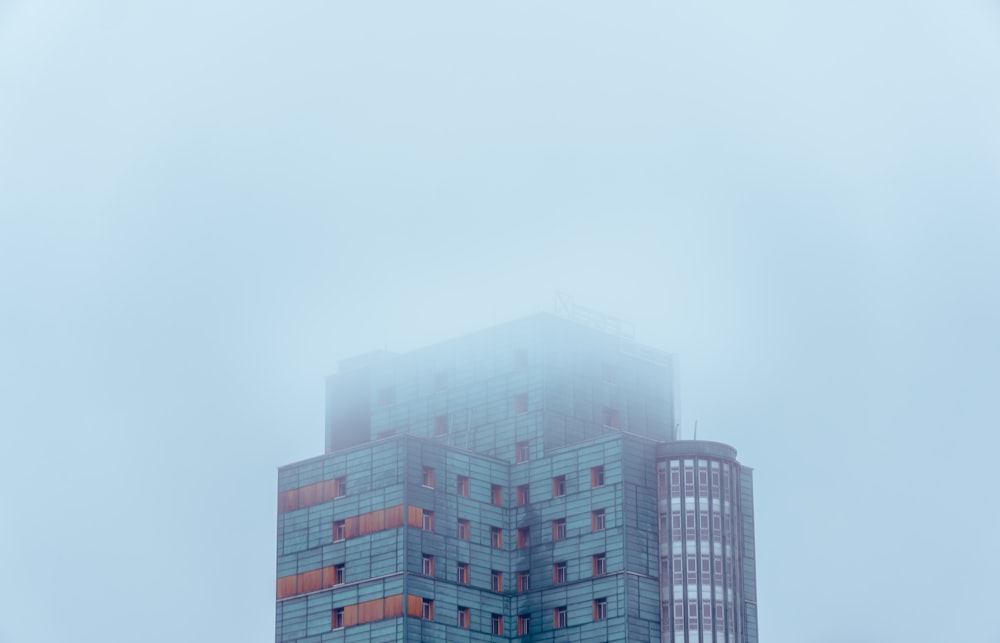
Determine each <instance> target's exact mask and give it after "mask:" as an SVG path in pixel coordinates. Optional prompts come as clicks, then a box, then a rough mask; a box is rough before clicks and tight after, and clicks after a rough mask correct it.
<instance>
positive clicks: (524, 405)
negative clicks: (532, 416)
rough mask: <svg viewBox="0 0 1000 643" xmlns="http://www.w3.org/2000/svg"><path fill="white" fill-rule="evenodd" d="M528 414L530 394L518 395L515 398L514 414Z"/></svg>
mask: <svg viewBox="0 0 1000 643" xmlns="http://www.w3.org/2000/svg"><path fill="white" fill-rule="evenodd" d="M527 412H528V394H527V393H518V394H517V395H515V396H514V414H515V415H521V414H522V413H527Z"/></svg>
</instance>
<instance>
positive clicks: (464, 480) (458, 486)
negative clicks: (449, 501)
mask: <svg viewBox="0 0 1000 643" xmlns="http://www.w3.org/2000/svg"><path fill="white" fill-rule="evenodd" d="M455 493H457V494H458V495H460V496H464V497H466V498H468V497H469V477H468V476H458V477H456V478H455Z"/></svg>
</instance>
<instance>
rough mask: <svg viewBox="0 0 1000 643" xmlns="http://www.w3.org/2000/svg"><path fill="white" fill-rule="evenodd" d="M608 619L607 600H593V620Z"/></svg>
mask: <svg viewBox="0 0 1000 643" xmlns="http://www.w3.org/2000/svg"><path fill="white" fill-rule="evenodd" d="M606 618H608V599H606V598H598V599H595V600H594V620H595V621H603V620H605V619H606Z"/></svg>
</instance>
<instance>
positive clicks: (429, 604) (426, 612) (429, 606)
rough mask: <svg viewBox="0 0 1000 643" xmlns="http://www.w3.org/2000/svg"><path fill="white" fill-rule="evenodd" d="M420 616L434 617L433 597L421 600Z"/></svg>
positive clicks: (429, 618) (431, 618)
mask: <svg viewBox="0 0 1000 643" xmlns="http://www.w3.org/2000/svg"><path fill="white" fill-rule="evenodd" d="M422 608H423V609H422V610H421V616H422V617H423V618H426V619H428V620H433V619H434V599H431V598H425V599H424V601H423V605H422Z"/></svg>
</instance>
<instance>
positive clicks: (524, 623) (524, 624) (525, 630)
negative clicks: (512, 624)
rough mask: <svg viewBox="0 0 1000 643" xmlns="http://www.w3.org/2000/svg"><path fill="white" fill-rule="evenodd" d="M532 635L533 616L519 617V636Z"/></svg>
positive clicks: (523, 615) (521, 615)
mask: <svg viewBox="0 0 1000 643" xmlns="http://www.w3.org/2000/svg"><path fill="white" fill-rule="evenodd" d="M530 633H531V616H530V615H529V614H520V615H518V617H517V635H518V636H526V635H528V634H530Z"/></svg>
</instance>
